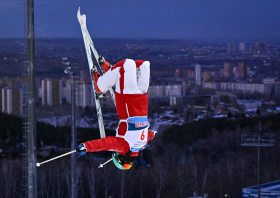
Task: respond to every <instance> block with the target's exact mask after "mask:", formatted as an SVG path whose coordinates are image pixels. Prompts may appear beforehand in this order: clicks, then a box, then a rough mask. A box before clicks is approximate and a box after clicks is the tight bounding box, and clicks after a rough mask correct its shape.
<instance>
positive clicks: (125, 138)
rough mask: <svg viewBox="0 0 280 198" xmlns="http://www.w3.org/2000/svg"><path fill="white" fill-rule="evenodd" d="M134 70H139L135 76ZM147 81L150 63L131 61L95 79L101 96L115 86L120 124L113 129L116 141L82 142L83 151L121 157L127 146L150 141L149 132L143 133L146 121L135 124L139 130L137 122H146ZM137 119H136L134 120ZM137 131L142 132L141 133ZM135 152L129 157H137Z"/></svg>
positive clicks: (128, 149)
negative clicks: (113, 153)
mask: <svg viewBox="0 0 280 198" xmlns="http://www.w3.org/2000/svg"><path fill="white" fill-rule="evenodd" d="M137 69H138V70H139V71H138V73H137ZM137 78H138V80H137ZM149 78H150V62H149V61H142V60H137V61H134V60H131V59H125V60H123V61H120V62H118V63H117V64H116V65H114V66H113V67H112V68H111V69H109V70H108V71H107V72H106V73H105V74H104V75H103V76H101V77H99V79H98V81H97V86H98V88H99V89H100V91H102V92H104V93H105V92H107V91H108V90H109V89H110V88H111V87H112V86H114V85H116V89H115V99H116V109H117V113H118V117H119V119H120V122H119V126H118V128H117V129H116V137H113V136H108V137H105V138H102V139H99V140H92V141H88V142H85V143H84V144H85V146H86V148H87V151H89V152H96V151H117V152H118V153H120V154H122V155H125V154H126V153H128V152H129V151H133V149H132V146H131V145H132V143H131V142H135V141H138V140H136V139H141V140H139V141H138V142H137V143H139V144H141V143H142V144H145V146H146V145H147V143H148V141H149V140H150V139H152V138H153V137H154V134H153V132H151V131H148V129H147V128H148V127H147V123H148V122H147V121H145V122H143V123H144V124H143V123H142V122H141V121H140V122H138V124H139V123H140V124H139V126H137V121H139V119H140V120H142V119H147V118H146V117H147V115H148V94H147V91H148V87H149ZM135 118H136V119H135ZM137 118H139V119H138V120H137ZM127 120H129V121H130V122H131V123H133V122H135V125H131V123H129V122H128V121H127ZM130 126H132V127H133V128H134V129H133V130H134V131H132V130H130V129H131V127H130ZM135 126H136V127H140V128H139V129H140V130H137V129H138V128H135ZM141 127H142V128H141ZM141 129H142V130H143V129H144V130H143V132H142V131H141ZM140 136H141V137H140ZM142 146H143V148H145V146H144V145H140V147H141V148H142ZM143 148H142V149H143ZM140 150H141V149H140ZM138 151H139V149H138ZM138 151H136V152H132V154H131V156H138V153H139V152H138Z"/></svg>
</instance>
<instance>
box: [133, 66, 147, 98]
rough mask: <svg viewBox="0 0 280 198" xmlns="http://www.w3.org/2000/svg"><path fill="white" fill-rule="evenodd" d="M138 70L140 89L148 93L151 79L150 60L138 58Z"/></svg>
mask: <svg viewBox="0 0 280 198" xmlns="http://www.w3.org/2000/svg"><path fill="white" fill-rule="evenodd" d="M135 63H136V66H137V68H139V70H140V71H138V73H139V74H138V75H137V77H138V83H137V86H138V90H139V91H141V92H142V93H147V92H148V88H149V81H150V62H149V61H142V60H137V61H135Z"/></svg>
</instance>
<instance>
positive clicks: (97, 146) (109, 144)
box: [84, 136, 130, 154]
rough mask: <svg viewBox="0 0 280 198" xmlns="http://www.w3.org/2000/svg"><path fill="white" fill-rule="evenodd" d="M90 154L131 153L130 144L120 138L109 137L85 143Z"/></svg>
mask: <svg viewBox="0 0 280 198" xmlns="http://www.w3.org/2000/svg"><path fill="white" fill-rule="evenodd" d="M84 144H85V145H86V147H87V151H88V152H97V151H117V152H119V153H120V154H125V153H127V152H129V150H130V147H129V144H128V143H127V142H126V141H125V140H124V139H123V138H120V137H114V136H107V137H105V138H102V139H99V140H92V141H88V142H85V143H84Z"/></svg>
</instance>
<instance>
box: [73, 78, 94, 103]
mask: <svg viewBox="0 0 280 198" xmlns="http://www.w3.org/2000/svg"><path fill="white" fill-rule="evenodd" d="M75 93H76V105H77V106H79V107H92V106H95V101H94V96H93V89H92V84H91V83H85V82H83V81H82V82H78V83H76V92H75Z"/></svg>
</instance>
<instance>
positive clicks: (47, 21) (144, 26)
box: [0, 0, 280, 42]
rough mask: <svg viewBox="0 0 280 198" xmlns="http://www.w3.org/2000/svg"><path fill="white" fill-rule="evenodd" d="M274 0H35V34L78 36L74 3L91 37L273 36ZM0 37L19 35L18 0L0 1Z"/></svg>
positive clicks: (275, 29)
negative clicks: (127, 0)
mask: <svg viewBox="0 0 280 198" xmlns="http://www.w3.org/2000/svg"><path fill="white" fill-rule="evenodd" d="M279 6H280V2H279V1H274V0H273V1H270V2H263V1H260V0H256V1H253V2H252V1H249V0H245V1H241V0H237V1H221V0H213V1H211V2H205V1H202V0H198V1H187V0H185V1H183V0H176V1H167V0H163V1H158V0H156V1H147V0H142V1H134V2H126V1H124V0H121V1H118V2H116V1H112V0H104V1H102V2H101V1H100V2H93V1H80V0H78V1H75V2H70V3H69V2H68V1H66V0H62V1H59V2H57V1H54V0H50V1H47V2H45V1H42V0H39V1H35V36H36V37H38V38H41V37H45V38H49V37H60V38H61V37H62V38H63V37H75V38H79V37H81V33H80V28H79V24H78V21H77V18H76V13H77V10H78V7H81V13H82V14H86V15H87V20H88V21H87V26H88V29H89V32H90V33H91V35H92V37H103V38H164V39H206V40H207V39H214V40H215V39H216V40H218V39H224V40H225V41H226V40H228V41H231V40H238V39H239V40H240V41H242V40H243V42H246V39H260V41H265V42H266V41H267V40H269V39H277V38H278V33H279V32H280V26H277V25H276V24H277V19H278V18H279V17H280V12H279V10H278V9H277V8H278V7H279ZM0 10H1V12H0V16H1V18H2V20H0V25H1V27H5V28H3V29H2V31H1V32H0V38H20V37H22V36H23V14H22V11H23V6H22V5H21V2H18V1H15V0H11V1H9V2H5V1H3V0H1V1H0Z"/></svg>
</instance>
